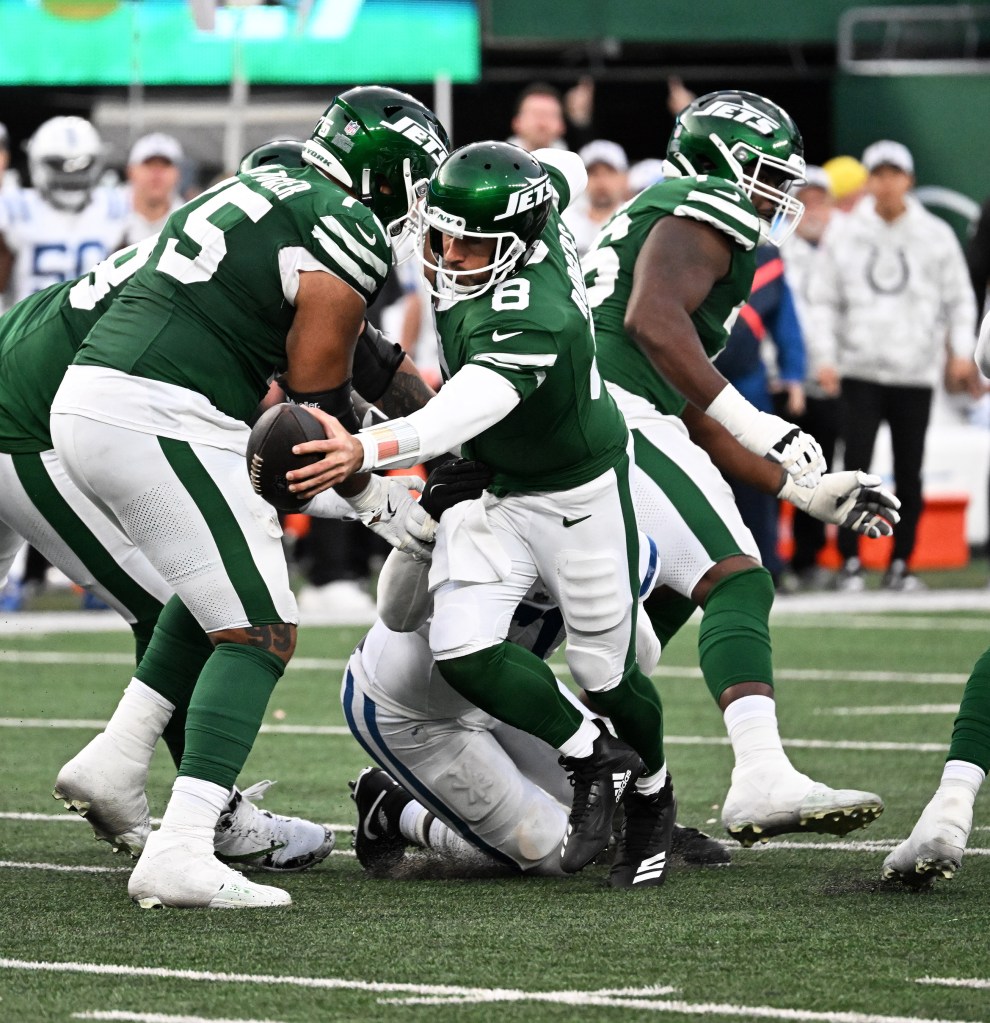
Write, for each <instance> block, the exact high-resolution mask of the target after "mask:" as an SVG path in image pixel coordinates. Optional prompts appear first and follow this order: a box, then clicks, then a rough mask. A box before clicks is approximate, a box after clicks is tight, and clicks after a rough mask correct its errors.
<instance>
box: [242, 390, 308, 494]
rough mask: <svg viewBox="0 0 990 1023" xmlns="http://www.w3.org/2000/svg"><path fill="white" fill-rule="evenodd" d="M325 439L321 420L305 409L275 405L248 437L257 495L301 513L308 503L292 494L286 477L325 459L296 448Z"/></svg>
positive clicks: (251, 467) (249, 456)
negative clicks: (308, 441)
mask: <svg viewBox="0 0 990 1023" xmlns="http://www.w3.org/2000/svg"><path fill="white" fill-rule="evenodd" d="M325 437H326V434H325V433H324V431H323V426H322V424H321V423H320V421H319V420H318V419H317V418H316V417H315V416H311V415H310V414H309V413H308V412H307V411H306V409H304V408H303V407H302V406H300V405H290V404H288V403H285V404H282V405H273V406H272V407H271V408H270V409H268V410H267V411H266V412H264V413H263V414H262V415H261V416H260V417H259V419H258V421H257V422H256V423H255V424H254V426H253V428H252V429H251V436H250V438H248V446H247V468H248V475H249V476H250V478H251V486H252V487H253V488H254V492H255V493H256V494H260V495H261V496H262V497H263V498H264V499H265V500H266V501H267V502H268V503H269V504H271V505H274V506H275V507H276V508H277V509H278V510H279V511H284V512H292V511H299V507H300V505H301V504H304V503H305V502H304V501H300V500H299V499H298V498H297V497H296V496H295V494H292V493H290V491H289V484H288V481H287V480H286V478H285V474H286V473H287V472H290V471H291V470H292V469H301V468H302V467H303V466H305V465H310V464H312V463H313V462H318V461H319V460H320V459H321V458H322V457H323V456H322V455H321V454H319V453H318V452H314V453H313V454H309V455H294V454H293V453H292V448H293V445H295V444H301V443H302V442H303V441H307V440H323V439H324V438H325Z"/></svg>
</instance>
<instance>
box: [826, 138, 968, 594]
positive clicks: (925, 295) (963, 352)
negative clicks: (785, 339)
mask: <svg viewBox="0 0 990 1023" xmlns="http://www.w3.org/2000/svg"><path fill="white" fill-rule="evenodd" d="M863 164H864V166H865V167H866V169H867V172H868V175H869V178H868V182H867V187H868V194H867V195H866V196H865V197H864V198H863V199H861V200H860V202H859V203H857V205H856V206H855V208H854V209H853V210H852V211H850V212H849V213H848V214H847V215H845V216H842V217H836V218H833V220H832V222H831V223H830V224H829V227H828V229H827V230H826V232H825V235H824V237H823V239H822V244H821V248H820V250H819V260H818V262H817V264H816V266H815V269H814V272H813V274H812V275H811V277H810V280H809V290H808V297H809V313H810V315H809V333H808V341H809V345H810V347H811V349H812V351H813V352H814V358H815V360H816V365H818V366H819V367H820V368H819V370H818V379H819V381H820V383H821V384H822V386H823V388H824V389H825V391H826V393H830V394H840V395H841V426H842V437H843V441H844V444H845V455H844V463H845V465H846V466H848V467H861V468H863V469H866V468H868V467H869V465H870V462H871V460H872V457H873V445H874V442H875V440H876V435H877V430H878V429H879V426H880V423H881V422H883V421H886V422H887V424H888V425H889V427H890V435H891V443H892V447H893V455H894V483H895V486H896V489H897V496H898V497H899V498H900V500H901V522H900V525H899V526H898V527H897V530H896V531H895V533H894V547H893V552H892V556H891V560H890V565H889V567H888V569H887V571H886V573H885V575H884V577H883V586H884V587H886V588H888V589H891V590H917V589H923V588H924V584H923V583H922V582H921V581H920V580H919V579H918V578H917V577H916V576H914V575H913V574H912V573H911V572H910V570H909V568H908V562H909V559H910V558H911V554H912V553H913V551H914V545H915V536H916V533H917V527H918V520H919V518H920V516H921V509H922V491H921V464H922V458H923V456H924V449H925V434H926V432H927V430H928V419H929V414H930V411H931V402H932V392H933V389H934V387H935V385H936V383H937V382H938V378H939V373H940V371H941V369H942V366H943V358H942V355H943V349H944V346H945V343H946V336H947V335H948V340H949V343H950V344H951V349H952V355H951V356H950V357H949V360H948V363H947V364H946V366H945V376H946V380H947V382H952V381H955V382H957V383H959V382H961V383H963V384H965V381H967V380H971V379H972V378H973V376H974V375H975V364H974V363H973V350H974V343H975V335H974V324H975V322H976V304H975V302H974V299H973V289H972V286H971V285H970V281H969V274H968V272H967V269H966V261H965V259H964V258H963V253H962V249H961V248H960V246H959V243H958V241H957V240H956V236H955V234H954V233H953V231H952V229H951V228H950V227H949V225H948V224H946V223H945V221H943V220H941V219H939V218H938V217H937V216H935V215H934V214H932V213H929V212H928V211H927V210H926V209H925V208H924V207H923V206H922V205H921V203H919V202H918V201H917V200H916V199H915V198H914V197H913V196H912V195H910V194H909V193H910V191H911V188H912V187H913V185H914V161H913V159H912V157H911V153H910V151H909V150H908V149H907V147H906V146H903V145H901V144H900V143H899V142H893V141H891V140H889V139H884V140H882V141H880V142H875V143H874V144H873V145H871V146H870V147H869V148H867V150H866V151H865V152H864V153H863ZM858 542H859V537H858V536H857V535H856V534H855V533H852V532H850V531H848V530H843V529H840V530H839V551H840V553H841V554H842V557H843V567H842V570H841V572H840V573H839V576H838V578H837V580H836V585H837V586H838V588H840V589H843V590H851V591H855V590H861V589H863V588H864V586H865V580H864V577H863V570H862V565H861V564H860V561H859V558H858V556H857V551H858Z"/></svg>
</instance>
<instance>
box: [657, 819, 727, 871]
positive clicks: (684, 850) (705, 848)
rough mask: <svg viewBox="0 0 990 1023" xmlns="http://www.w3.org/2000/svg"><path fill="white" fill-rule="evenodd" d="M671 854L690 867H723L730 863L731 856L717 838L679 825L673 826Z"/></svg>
mask: <svg viewBox="0 0 990 1023" xmlns="http://www.w3.org/2000/svg"><path fill="white" fill-rule="evenodd" d="M671 852H672V853H673V855H674V856H675V857H677V858H678V859H680V860H682V861H683V862H684V863H686V864H688V865H690V866H692V867H724V866H726V865H727V864H729V863H731V862H732V854H731V853H730V852H729V850H728V849H726V848H725V846H724V845H722V843H721V842H720V841H719V840H718V839H717V838H712V836H711V835H706V834H705V833H704V832H703V831H699V830H698V829H697V828H682V827H681V826H680V824H675V825H674V842H673V845H672V847H671Z"/></svg>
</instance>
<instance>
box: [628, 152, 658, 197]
mask: <svg viewBox="0 0 990 1023" xmlns="http://www.w3.org/2000/svg"><path fill="white" fill-rule="evenodd" d="M658 181H663V160H657V159H655V158H652V157H651V158H649V159H646V160H640V161H638V162H637V163H634V164H633V165H632V166H631V167H630V168H629V173H628V174H627V175H626V198H627V199H632V198H633V196H636V195H639V193H640V192H642V191H643V189H644V188H649V187H650V185H655V184H656V183H657V182H658Z"/></svg>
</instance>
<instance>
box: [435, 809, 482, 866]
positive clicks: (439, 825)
mask: <svg viewBox="0 0 990 1023" xmlns="http://www.w3.org/2000/svg"><path fill="white" fill-rule="evenodd" d="M426 839H427V845H428V847H429V848H430V849H433V850H434V851H435V852H438V853H442V854H443V855H444V856H448V857H450V858H452V859H455V858H456V859H474V858H475V857H477V856H478V855H479V851H478V849H476V848H475V847H474V846H473V845H472V844H471V843H470V842H468V841H467V839H464V838H461V836H460V835H458V834H457V832H456V831H454V829H453V828H450V827H448V826H447V825H446V824H444V822H443V821H442V820H439V819H438V818H437V817H434V818H433V820H432V821H431V823H430V825H429V829H428V831H427V835H426Z"/></svg>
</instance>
